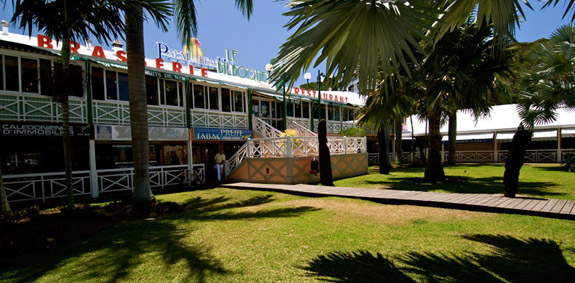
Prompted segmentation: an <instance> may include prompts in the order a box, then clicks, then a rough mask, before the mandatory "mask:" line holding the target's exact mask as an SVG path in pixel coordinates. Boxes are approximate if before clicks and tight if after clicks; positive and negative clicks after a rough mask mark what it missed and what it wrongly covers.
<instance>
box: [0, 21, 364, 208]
mask: <svg viewBox="0 0 575 283" xmlns="http://www.w3.org/2000/svg"><path fill="white" fill-rule="evenodd" d="M158 45H159V48H158V50H159V52H158V53H159V54H158V57H157V58H154V59H146V64H147V69H146V93H147V101H148V124H149V144H150V158H149V160H150V168H151V169H150V175H151V180H150V181H151V184H152V187H163V186H168V185H174V184H179V183H182V182H188V183H189V182H192V183H198V184H200V183H210V182H214V181H215V179H214V178H215V177H214V175H215V174H213V172H211V171H213V167H214V166H213V165H214V156H215V154H216V153H217V152H218V151H219V150H220V149H223V150H224V152H225V154H226V156H228V157H230V158H231V157H232V156H234V154H236V152H237V151H238V150H239V149H240V148H241V147H242V146H244V144H245V143H246V141H247V140H250V139H254V138H273V136H270V133H276V135H277V132H281V131H283V130H284V127H283V125H290V126H293V127H301V128H302V129H307V130H308V131H310V132H313V131H315V130H316V129H317V125H318V124H319V119H318V116H320V118H321V119H326V120H327V122H328V131H329V132H331V133H333V134H336V133H337V132H338V131H340V130H341V129H345V128H349V127H353V126H354V119H355V112H356V110H357V109H358V108H359V107H360V106H361V104H362V101H361V100H360V98H359V95H357V94H356V93H351V92H322V93H321V99H318V94H319V93H318V92H316V91H314V90H304V89H300V88H297V87H296V88H293V89H290V90H286V91H282V90H281V89H280V90H278V89H276V88H274V87H273V86H272V85H271V84H269V83H268V82H267V76H268V74H267V72H262V71H257V70H255V69H250V68H246V67H243V66H239V65H238V63H237V60H235V55H237V52H235V51H233V50H226V56H225V57H226V58H218V59H209V58H203V57H197V58H190V55H189V54H185V53H183V52H182V51H178V50H172V49H170V48H169V47H168V46H167V45H165V44H163V43H158ZM71 49H72V53H73V54H72V56H73V58H72V61H71V71H72V75H71V76H72V77H71V80H70V81H71V86H70V89H71V93H70V94H69V98H70V123H71V127H70V130H71V131H70V132H71V135H72V160H73V171H74V180H75V181H74V182H75V185H74V188H75V190H76V193H77V194H78V195H92V196H94V197H95V196H98V195H100V194H101V193H107V192H111V191H116V190H129V189H131V187H132V179H131V173H132V170H133V169H132V167H133V166H132V165H133V164H132V153H131V133H130V112H129V103H128V75H127V71H128V70H127V66H126V58H127V56H129V54H126V52H125V51H124V50H123V49H122V48H121V47H115V48H114V49H113V50H106V49H104V48H103V47H101V46H98V45H94V46H92V45H86V46H84V45H80V44H77V43H75V42H72V43H71ZM59 50H60V46H59V43H57V42H56V41H54V40H52V39H50V38H48V37H46V36H43V35H37V36H36V37H28V36H23V35H18V34H12V33H7V32H3V33H2V34H0V129H1V132H0V139H1V145H2V146H1V147H0V160H1V164H2V171H3V174H4V181H5V184H7V185H6V186H7V188H8V189H9V199H10V200H11V201H18V200H28V199H38V198H42V199H47V198H52V197H60V196H63V195H65V188H64V186H63V184H64V183H65V182H64V179H63V178H64V177H63V176H64V175H63V171H64V165H63V161H62V159H63V158H62V156H63V154H62V138H61V136H62V126H61V123H62V121H61V109H60V106H59V104H58V103H56V102H54V100H53V98H52V96H53V94H54V93H55V92H58V91H60V89H58V85H57V83H55V81H56V79H57V77H58V72H57V70H58V69H59V66H60V65H59V64H60V61H59V58H60V56H59ZM318 102H319V103H321V104H318ZM318 105H321V108H320V107H318ZM318 112H319V113H321V114H318ZM284 119H285V121H284ZM312 124H313V125H314V128H311V125H312ZM266 129H267V130H266ZM358 146H360V147H365V146H363V145H358ZM231 169H232V168H230V170H231ZM94 188H96V189H94Z"/></svg>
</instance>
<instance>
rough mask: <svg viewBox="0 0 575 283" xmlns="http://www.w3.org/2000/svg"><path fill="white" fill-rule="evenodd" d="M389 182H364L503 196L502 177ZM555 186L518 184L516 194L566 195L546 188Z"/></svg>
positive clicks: (397, 179)
mask: <svg viewBox="0 0 575 283" xmlns="http://www.w3.org/2000/svg"><path fill="white" fill-rule="evenodd" d="M389 179H390V180H389V181H369V180H368V181H366V183H367V184H370V185H384V186H386V187H388V188H389V189H392V190H404V191H422V192H428V191H436V190H442V191H445V192H449V193H465V194H503V193H504V187H503V177H484V178H470V177H464V176H447V180H446V181H445V182H442V183H430V182H428V181H426V180H424V179H423V178H413V177H410V178H407V177H390V178H389ZM553 186H556V184H554V183H550V182H522V181H520V182H519V189H518V194H525V195H532V196H547V197H549V196H563V195H567V194H566V193H558V192H550V191H549V190H546V188H548V187H553Z"/></svg>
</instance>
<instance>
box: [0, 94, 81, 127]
mask: <svg viewBox="0 0 575 283" xmlns="http://www.w3.org/2000/svg"><path fill="white" fill-rule="evenodd" d="M61 114H62V107H61V106H60V105H59V104H58V103H56V102H54V100H53V99H52V98H51V97H49V96H45V95H34V94H9V93H0V120H11V121H21V122H24V121H42V122H61V121H62V119H61ZM87 117H88V115H87V106H86V101H85V100H84V99H83V98H77V97H70V122H72V123H84V124H85V123H88V118H87Z"/></svg>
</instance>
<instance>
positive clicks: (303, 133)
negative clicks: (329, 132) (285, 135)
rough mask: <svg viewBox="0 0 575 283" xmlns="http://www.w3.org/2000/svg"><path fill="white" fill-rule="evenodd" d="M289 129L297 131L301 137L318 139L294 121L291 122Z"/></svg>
mask: <svg viewBox="0 0 575 283" xmlns="http://www.w3.org/2000/svg"><path fill="white" fill-rule="evenodd" d="M288 128H289V129H294V130H296V131H297V133H298V134H297V135H298V136H299V137H317V134H316V133H314V132H313V131H311V130H310V129H308V128H307V127H305V126H303V125H301V124H299V123H297V122H296V121H294V120H290V121H289V124H288Z"/></svg>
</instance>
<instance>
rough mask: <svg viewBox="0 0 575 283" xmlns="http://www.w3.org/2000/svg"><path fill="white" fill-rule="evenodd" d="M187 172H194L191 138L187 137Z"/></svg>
mask: <svg viewBox="0 0 575 283" xmlns="http://www.w3.org/2000/svg"><path fill="white" fill-rule="evenodd" d="M188 172H189V174H193V173H194V155H193V152H192V140H191V139H188Z"/></svg>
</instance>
